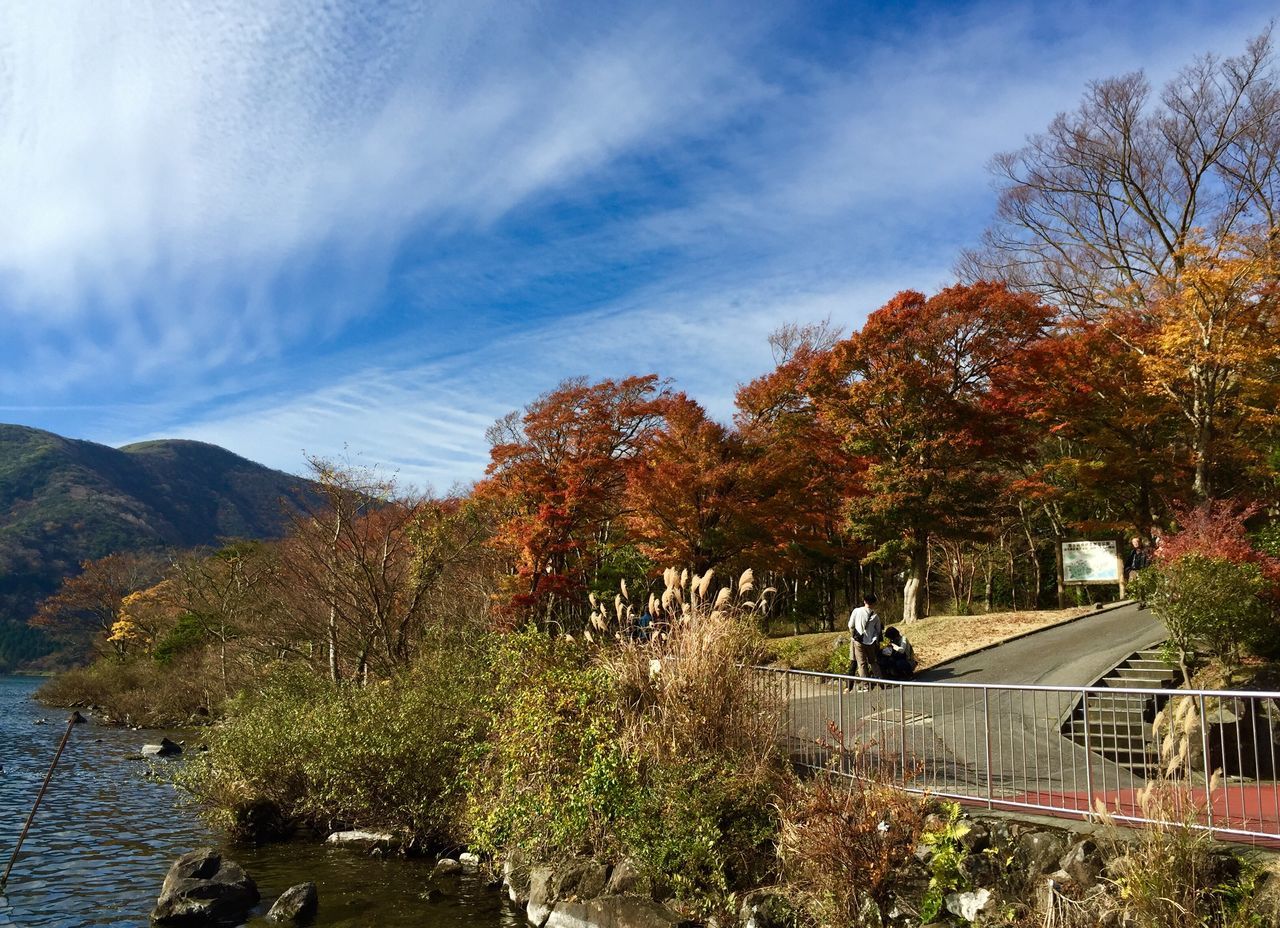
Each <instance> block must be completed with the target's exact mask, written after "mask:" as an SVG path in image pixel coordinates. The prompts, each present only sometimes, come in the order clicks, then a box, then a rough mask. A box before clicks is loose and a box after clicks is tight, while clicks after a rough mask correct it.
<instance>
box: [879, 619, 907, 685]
mask: <svg viewBox="0 0 1280 928" xmlns="http://www.w3.org/2000/svg"><path fill="white" fill-rule="evenodd" d="M880 671H881V673H883V674H884V675H885V677H886V678H887V679H890V680H910V679H911V676H912V675H913V674H914V673H915V672H916V651H915V648H913V647H911V642H910V641H908V640H907V637H906V635H904V634H902V632H900V631H898V629H897V627H896V626H893V625H890V626H889V627H888V628H886V629H885V630H884V643H883V644H882V645H881V647H880Z"/></svg>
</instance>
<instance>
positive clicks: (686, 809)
mask: <svg viewBox="0 0 1280 928" xmlns="http://www.w3.org/2000/svg"><path fill="white" fill-rule="evenodd" d="M696 579H697V578H695V580H696ZM707 583H708V584H709V577H708V578H707ZM668 592H669V594H670V595H669V596H668V603H670V604H671V606H672V609H671V611H672V612H673V613H675V614H683V615H685V619H684V620H681V621H677V622H675V623H673V624H672V626H671V627H670V629H669V631H668V632H667V633H666V634H665V635H662V636H659V637H655V638H654V639H653V640H652V641H649V642H635V641H631V640H629V639H627V638H625V637H624V638H623V639H622V640H613V639H610V640H608V642H607V643H605V644H603V645H598V646H597V645H592V644H590V643H586V642H577V641H570V640H566V639H551V638H548V637H547V636H546V635H544V634H541V633H539V632H536V631H525V632H522V633H520V634H517V635H512V636H507V637H505V638H503V639H501V640H499V642H498V643H497V645H496V647H495V648H494V651H493V654H492V660H491V663H492V669H493V673H494V678H495V684H494V692H493V696H492V698H491V699H490V701H489V703H488V706H489V710H490V712H491V713H492V719H493V722H492V727H491V729H490V738H489V740H488V743H487V745H486V748H485V760H484V763H483V765H482V768H481V773H480V775H479V776H478V777H477V778H476V780H475V788H474V789H473V791H472V793H471V797H470V800H469V810H470V825H471V844H472V846H473V847H475V848H476V849H478V850H481V851H484V852H489V853H496V852H498V851H500V850H503V849H519V850H521V851H523V852H525V854H526V855H528V856H529V857H530V858H532V859H535V860H542V861H550V862H555V861H556V860H558V859H563V858H565V857H570V856H578V855H590V856H594V857H596V858H597V859H600V860H602V861H616V860H618V859H621V858H623V857H629V858H631V859H633V860H635V861H636V862H637V863H638V864H639V865H640V866H641V867H642V868H643V869H644V870H645V871H646V873H647V874H648V876H649V877H650V878H651V879H652V880H653V881H654V883H655V885H656V886H658V887H660V888H664V889H665V890H666V891H668V892H670V893H671V894H672V895H674V896H676V897H677V898H679V899H681V900H683V901H684V902H686V903H687V904H688V905H689V906H690V907H691V908H694V909H697V910H699V911H701V912H702V913H704V914H713V913H716V914H725V913H727V912H728V911H729V910H730V908H731V905H730V901H731V899H732V893H734V892H735V891H737V890H739V889H743V888H749V887H754V886H757V885H759V884H760V882H762V881H763V880H764V878H765V877H766V876H767V873H768V871H769V869H770V868H771V867H772V866H773V862H774V860H775V852H774V839H775V837H776V834H777V812H776V804H777V803H776V797H777V795H778V790H779V787H780V784H781V783H782V782H783V781H784V780H785V779H786V775H787V774H786V771H787V768H786V764H785V760H784V758H783V757H782V756H781V754H780V753H779V751H778V747H777V724H778V717H779V713H780V707H779V705H778V704H777V701H776V694H775V693H773V692H772V691H771V690H770V689H769V687H767V686H762V685H761V684H760V681H759V680H757V679H756V677H755V674H754V673H753V672H752V671H751V670H750V669H749V668H750V665H751V664H754V663H756V662H757V661H758V659H759V650H760V638H759V634H758V631H757V630H756V628H755V621H754V619H753V617H752V615H751V614H750V613H747V612H745V611H741V610H737V609H736V608H735V606H734V604H733V603H732V602H731V601H729V600H728V599H726V598H725V597H723V596H722V597H719V598H714V599H713V597H711V596H709V595H708V594H707V593H706V591H705V587H704V589H703V593H702V594H701V596H700V598H698V599H696V600H695V605H696V608H694V607H691V608H690V609H689V610H688V612H687V613H686V612H684V611H683V610H682V609H681V608H680V607H681V602H680V601H679V597H680V596H681V595H683V592H682V590H679V589H676V590H674V591H673V590H671V589H669V591H668ZM713 601H715V602H718V603H719V604H720V608H713V606H712V602H713ZM597 618H598V617H597ZM596 627H597V628H599V625H596Z"/></svg>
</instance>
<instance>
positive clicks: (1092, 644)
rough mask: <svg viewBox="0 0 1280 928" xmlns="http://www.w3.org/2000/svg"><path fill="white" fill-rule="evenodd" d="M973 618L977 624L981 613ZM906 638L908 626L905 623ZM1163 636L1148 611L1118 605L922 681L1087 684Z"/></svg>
mask: <svg viewBox="0 0 1280 928" xmlns="http://www.w3.org/2000/svg"><path fill="white" fill-rule="evenodd" d="M972 621H974V622H975V623H981V622H982V617H981V616H974V617H973V619H972ZM905 627H906V629H907V634H908V636H910V632H911V626H909V625H908V626H905ZM1164 637H1165V630H1164V624H1163V623H1162V622H1161V621H1160V620H1159V619H1157V618H1156V617H1155V616H1154V615H1152V614H1151V612H1150V610H1147V609H1139V608H1138V607H1137V606H1133V605H1130V606H1121V607H1119V608H1118V609H1109V610H1107V611H1105V612H1100V613H1097V614H1095V615H1086V616H1085V617H1084V618H1082V619H1076V620H1075V621H1073V622H1067V623H1064V624H1062V625H1055V626H1053V627H1052V628H1046V629H1044V630H1043V631H1038V632H1034V633H1033V634H1031V635H1028V636H1026V637H1025V638H1019V639H1018V640H1016V641H1010V642H1008V643H1007V644H1002V645H997V646H996V647H994V648H990V649H988V650H986V651H980V652H978V653H977V654H970V655H968V656H966V657H957V658H956V659H955V660H952V661H948V662H947V663H945V664H939V665H938V666H936V667H931V668H930V669H929V670H926V671H925V672H924V673H921V674H919V675H918V676H917V677H916V679H917V680H919V681H921V682H925V683H944V682H945V683H950V682H954V683H1016V684H1022V685H1040V686H1089V685H1091V684H1092V683H1093V682H1094V681H1096V680H1097V679H1099V678H1100V677H1101V676H1102V675H1103V674H1105V673H1106V672H1107V671H1108V670H1110V669H1111V668H1113V667H1115V666H1116V665H1117V664H1118V663H1120V662H1121V661H1122V660H1124V659H1125V658H1126V657H1128V656H1129V655H1130V654H1132V653H1133V652H1134V651H1139V650H1141V649H1143V648H1147V647H1150V646H1151V645H1152V644H1155V643H1156V642H1158V641H1161V640H1163V639H1164Z"/></svg>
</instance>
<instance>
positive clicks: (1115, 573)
mask: <svg viewBox="0 0 1280 928" xmlns="http://www.w3.org/2000/svg"><path fill="white" fill-rule="evenodd" d="M1058 557H1059V558H1061V563H1062V582H1063V585H1064V586H1086V585H1089V584H1112V583H1115V584H1118V585H1119V587H1120V598H1121V599H1123V598H1124V594H1125V589H1124V587H1125V583H1124V561H1123V560H1121V557H1120V550H1119V545H1118V544H1117V543H1116V542H1115V540H1114V539H1112V540H1109V541H1063V542H1060V543H1059V545H1058Z"/></svg>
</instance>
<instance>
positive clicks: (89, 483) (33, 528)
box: [0, 424, 312, 670]
mask: <svg viewBox="0 0 1280 928" xmlns="http://www.w3.org/2000/svg"><path fill="white" fill-rule="evenodd" d="M311 486H312V484H311V483H310V482H309V481H307V480H305V479H303V478H301V477H297V476H294V475H292V474H287V473H284V472H283V471H277V470H272V469H271V468H268V467H266V466H264V465H262V464H257V463H255V462H253V461H251V460H249V459H248V458H244V457H242V456H240V455H238V454H235V453H234V452H232V451H228V450H227V449H225V448H222V447H221V446H218V445H213V444H209V443H207V442H200V441H192V440H190V439H159V440H151V441H143V442H134V443H131V444H128V445H124V446H122V447H120V448H112V447H110V446H108V445H102V444H98V443H96V442H91V441H86V440H84V439H77V438H68V437H66V436H62V435H58V434H57V433H55V432H49V431H46V430H44V429H37V428H33V427H29V426H23V425H14V424H0V670H3V669H5V668H10V669H11V668H13V667H15V666H18V665H20V664H22V663H23V662H25V661H28V660H30V659H31V658H33V657H36V656H38V654H39V653H40V652H41V650H42V647H43V642H42V640H41V639H40V636H39V635H38V633H36V632H35V630H34V629H30V628H28V627H27V624H26V623H27V619H28V618H30V616H31V614H32V612H33V611H34V609H35V605H36V603H37V602H38V601H39V600H40V599H41V598H43V597H44V596H47V595H49V594H50V593H52V592H54V591H55V590H56V589H57V587H58V584H59V583H61V581H62V579H63V578H64V577H67V576H70V575H72V574H74V573H75V572H76V571H77V570H78V569H79V564H80V562H82V561H85V560H91V559H94V558H99V557H104V556H106V555H107V554H114V553H119V552H136V551H147V550H166V549H181V548H192V547H199V546H202V545H213V544H217V543H218V541H219V540H220V539H224V538H261V539H268V538H278V537H280V536H281V535H282V534H283V533H284V530H285V526H286V523H287V520H288V515H287V507H286V505H285V504H284V503H282V500H288V499H291V498H296V497H297V495H298V494H300V493H301V494H305V493H307V492H308V488H309V487H311Z"/></svg>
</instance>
